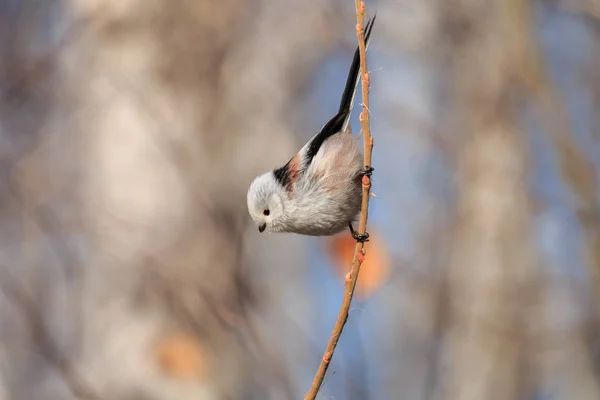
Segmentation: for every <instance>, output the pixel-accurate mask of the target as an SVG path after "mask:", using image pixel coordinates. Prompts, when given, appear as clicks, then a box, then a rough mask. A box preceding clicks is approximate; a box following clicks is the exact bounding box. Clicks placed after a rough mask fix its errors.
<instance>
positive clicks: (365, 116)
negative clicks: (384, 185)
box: [304, 0, 373, 400]
mask: <svg viewBox="0 0 600 400" xmlns="http://www.w3.org/2000/svg"><path fill="white" fill-rule="evenodd" d="M355 3H356V20H357V25H356V34H357V36H358V48H359V51H360V70H361V81H362V97H363V102H362V107H363V110H362V112H361V114H360V123H361V127H362V131H363V140H364V157H365V158H364V159H365V168H369V167H370V166H371V152H372V150H373V138H372V137H371V127H370V123H369V111H368V110H369V73H368V72H367V56H366V44H365V35H364V20H365V3H363V2H362V1H361V0H355ZM362 189H363V190H362V205H361V211H360V221H359V225H358V232H359V233H361V234H364V233H365V231H366V229H367V217H368V214H369V197H370V196H369V193H370V191H371V179H370V178H369V176H367V175H365V176H363V180H362ZM365 254H366V252H365V249H364V243H362V242H357V243H356V248H355V249H354V260H353V261H352V268H351V269H350V272H349V273H348V275H346V290H345V291H344V300H343V302H342V307H341V308H340V312H339V314H338V317H337V321H336V322H335V326H334V328H333V332H331V336H330V337H329V342H328V343H327V349H326V350H325V353H324V354H323V358H322V359H321V364H320V365H319V370H318V371H317V373H316V375H315V378H314V379H313V383H312V385H311V388H310V390H309V391H308V393H307V394H306V396H305V397H304V399H305V400H311V399H314V398H315V397H317V394H318V393H319V389H320V388H321V384H322V383H323V379H324V378H325V374H326V373H327V368H328V367H329V363H330V362H331V359H332V357H333V353H334V351H335V348H336V346H337V343H338V341H339V339H340V336H341V334H342V330H343V329H344V325H346V321H347V320H348V311H349V310H350V304H351V303H352V297H353V295H354V288H355V286H356V281H357V279H358V273H359V272H360V266H361V264H362V262H363V261H364V260H365Z"/></svg>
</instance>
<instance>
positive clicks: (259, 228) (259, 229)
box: [258, 224, 267, 233]
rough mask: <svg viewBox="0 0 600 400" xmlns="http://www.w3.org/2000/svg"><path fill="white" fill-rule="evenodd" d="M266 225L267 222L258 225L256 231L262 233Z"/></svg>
mask: <svg viewBox="0 0 600 400" xmlns="http://www.w3.org/2000/svg"><path fill="white" fill-rule="evenodd" d="M266 227H267V224H262V225H259V226H258V231H259V232H260V233H263V232H264V231H265V228H266Z"/></svg>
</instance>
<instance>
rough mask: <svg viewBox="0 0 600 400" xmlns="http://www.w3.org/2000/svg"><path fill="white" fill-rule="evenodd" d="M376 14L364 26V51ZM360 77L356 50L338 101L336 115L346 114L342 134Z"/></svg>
mask: <svg viewBox="0 0 600 400" xmlns="http://www.w3.org/2000/svg"><path fill="white" fill-rule="evenodd" d="M376 17H377V14H375V15H374V16H373V18H371V20H370V21H369V22H367V25H366V26H365V49H366V48H368V47H369V41H370V39H371V31H372V30H373V24H374V23H375V18H376ZM359 76H360V52H359V48H358V47H357V48H356V51H355V52H354V58H353V59H352V65H351V66H350V71H349V72H348V79H347V80H346V88H345V89H344V93H343V94H342V100H341V101H340V108H339V110H338V115H339V114H342V113H343V112H346V116H345V120H344V124H343V125H342V129H341V130H342V132H344V131H345V130H346V128H347V127H348V123H349V122H350V116H351V114H352V106H353V104H354V97H355V96H356V88H357V86H358V78H359Z"/></svg>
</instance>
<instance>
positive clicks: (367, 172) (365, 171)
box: [360, 166, 375, 178]
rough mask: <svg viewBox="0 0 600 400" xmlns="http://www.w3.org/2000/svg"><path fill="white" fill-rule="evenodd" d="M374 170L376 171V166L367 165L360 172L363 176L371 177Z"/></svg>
mask: <svg viewBox="0 0 600 400" xmlns="http://www.w3.org/2000/svg"><path fill="white" fill-rule="evenodd" d="M373 171H375V168H373V167H370V166H366V167H364V168H363V169H362V170H361V171H360V174H361V175H362V176H368V177H369V178H370V177H371V175H372V174H373Z"/></svg>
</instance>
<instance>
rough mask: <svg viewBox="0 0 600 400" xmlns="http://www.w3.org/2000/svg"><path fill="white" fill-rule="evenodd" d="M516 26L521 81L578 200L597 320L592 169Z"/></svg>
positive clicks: (599, 225) (526, 34)
mask: <svg viewBox="0 0 600 400" xmlns="http://www.w3.org/2000/svg"><path fill="white" fill-rule="evenodd" d="M582 3H584V4H589V5H590V6H592V5H593V6H594V7H595V8H594V9H595V10H596V13H597V14H595V15H596V16H600V1H597V0H590V1H587V2H585V1H584V2H582ZM518 22H519V27H520V29H521V31H522V34H523V38H524V39H523V43H524V51H523V53H524V54H526V55H527V59H526V60H525V61H526V62H525V63H524V64H523V65H522V69H521V71H522V77H521V78H522V79H523V81H524V83H525V84H526V85H527V86H528V87H529V88H530V89H531V92H532V93H533V97H534V98H535V100H537V104H538V107H537V112H538V113H539V116H540V118H539V119H540V121H541V123H542V124H543V126H544V128H545V130H546V131H547V132H548V134H549V136H550V139H551V140H552V142H553V143H554V146H555V147H556V149H557V150H558V161H559V167H560V171H561V174H562V176H563V179H564V180H565V181H566V182H567V184H568V185H569V187H570V188H571V190H572V192H573V193H574V194H575V196H576V198H577V200H576V203H575V205H574V207H575V215H576V216H577V218H578V220H579V223H580V224H581V227H582V229H583V231H584V234H585V251H586V257H587V262H586V265H587V267H588V271H589V275H590V277H591V282H592V288H593V291H594V294H595V299H596V303H597V304H596V312H597V318H600V201H599V200H600V199H598V186H597V176H596V173H595V169H594V165H593V163H592V161H591V160H590V159H589V157H587V156H586V154H585V153H584V152H583V151H582V150H581V149H580V148H579V146H578V145H577V144H576V143H575V140H574V138H573V133H572V131H571V123H570V121H569V116H568V114H567V112H566V107H565V104H564V102H563V100H562V98H561V96H560V94H559V92H558V89H557V88H556V86H555V85H554V83H553V81H552V80H551V79H550V78H549V76H548V73H547V71H546V68H545V66H544V61H543V55H542V54H541V52H540V50H539V46H537V45H536V40H535V37H534V35H533V32H532V31H531V29H529V28H528V27H527V25H526V24H525V23H524V22H523V21H518Z"/></svg>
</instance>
